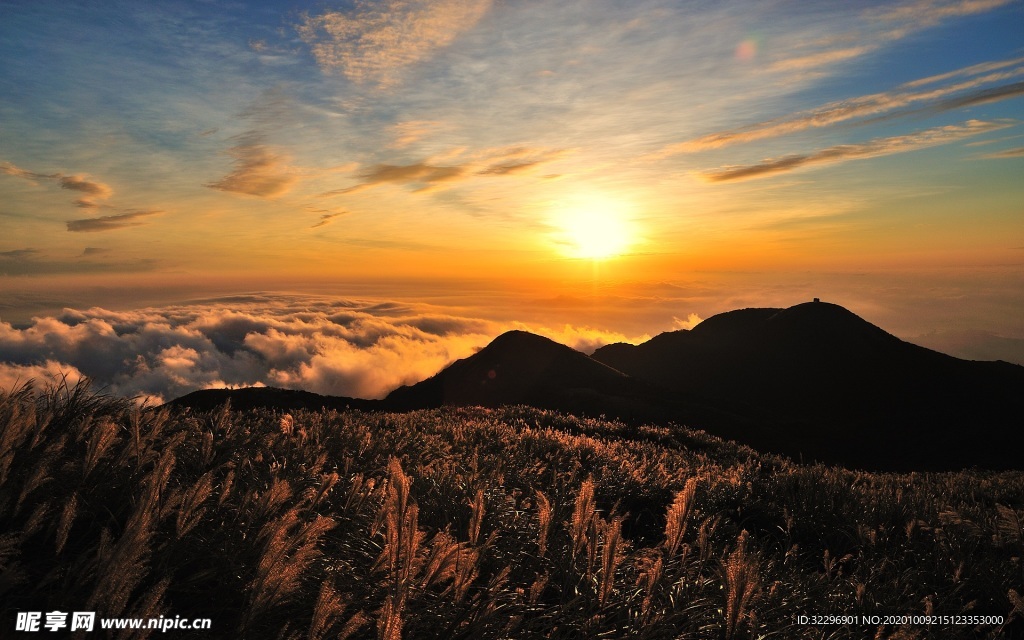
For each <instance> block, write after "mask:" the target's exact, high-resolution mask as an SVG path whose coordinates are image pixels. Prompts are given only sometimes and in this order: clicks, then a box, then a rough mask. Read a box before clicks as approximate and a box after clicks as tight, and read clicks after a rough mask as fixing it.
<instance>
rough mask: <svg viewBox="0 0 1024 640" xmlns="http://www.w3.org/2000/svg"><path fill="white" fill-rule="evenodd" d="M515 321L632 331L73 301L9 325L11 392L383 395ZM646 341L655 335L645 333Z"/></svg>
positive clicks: (424, 314)
mask: <svg viewBox="0 0 1024 640" xmlns="http://www.w3.org/2000/svg"><path fill="white" fill-rule="evenodd" d="M512 328H522V329H527V330H531V331H535V332H537V333H541V334H544V335H547V336H549V337H551V338H552V339H555V340H557V341H559V342H562V343H564V344H568V345H570V346H572V347H575V348H578V349H580V350H583V351H587V352H592V351H593V350H594V349H596V348H597V347H599V346H601V345H603V344H607V343H609V342H616V341H624V340H626V337H625V336H623V335H621V334H617V333H612V332H602V331H597V330H592V329H588V328H581V327H573V326H569V325H566V326H565V327H563V328H561V329H548V328H544V327H530V326H526V325H522V324H518V323H497V322H494V321H490V320H482V319H478V318H466V317H458V316H454V315H449V314H446V313H444V312H443V311H439V310H438V309H436V308H431V307H426V306H412V305H405V304H401V303H394V302H380V301H360V300H347V299H328V298H317V297H310V296H282V295H272V294H259V295H251V296H237V297H232V298H224V299H219V300H211V301H203V302H199V303H195V304H188V305H182V306H169V307H161V308H148V309H140V310H134V311H110V310H107V309H102V308H99V307H95V308H92V309H88V310H84V311H80V310H73V309H65V310H64V312H63V313H61V314H60V315H58V316H55V317H37V318H33V319H32V321H31V322H30V323H27V324H26V325H21V326H13V325H11V324H8V323H4V322H0V389H5V390H6V389H10V388H12V387H13V386H15V385H16V384H18V383H23V382H25V381H26V380H28V379H32V378H34V379H36V380H37V381H40V382H43V381H44V379H45V378H47V377H48V376H52V375H60V374H64V375H67V376H68V379H69V381H70V382H73V381H75V380H77V379H78V378H81V377H83V376H85V377H89V378H91V379H92V380H93V381H94V383H95V384H96V385H97V386H99V387H103V388H105V390H106V391H107V392H109V393H113V394H116V395H122V396H138V397H141V398H148V399H150V400H152V401H155V402H160V401H164V400H169V399H172V398H175V397H178V396H180V395H184V394H185V393H188V392H190V391H194V390H196V389H202V388H216V387H231V386H256V385H267V386H277V387H286V388H293V389H306V390H309V391H314V392H317V393H322V394H328V395H343V396H350V397H360V398H380V397H383V396H384V395H386V394H387V393H388V392H389V391H391V390H392V389H394V388H396V387H398V386H400V385H403V384H413V383H415V382H418V381H420V380H423V379H425V378H427V377H429V376H431V375H433V374H434V373H436V372H438V371H439V370H441V369H442V368H444V367H445V366H447V365H448V364H450V363H451V362H452V361H454V360H456V359H459V358H465V357H467V356H469V355H472V354H473V353H474V352H475V351H476V350H478V349H479V348H481V347H483V346H485V345H486V344H487V343H488V342H490V341H491V339H493V338H494V337H495V336H497V335H498V334H500V333H502V332H503V331H506V330H508V329H512ZM644 338H646V336H644Z"/></svg>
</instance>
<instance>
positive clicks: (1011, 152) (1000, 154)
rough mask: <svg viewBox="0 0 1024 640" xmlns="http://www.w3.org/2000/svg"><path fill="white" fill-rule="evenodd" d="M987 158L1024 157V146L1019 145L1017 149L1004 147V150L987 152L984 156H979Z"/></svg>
mask: <svg viewBox="0 0 1024 640" xmlns="http://www.w3.org/2000/svg"><path fill="white" fill-rule="evenodd" d="M979 157H980V158H984V159H987V160H998V159H1002V158H1024V147H1017V148H1015V149H1004V150H1003V151H994V152H992V153H986V154H985V155H983V156H979Z"/></svg>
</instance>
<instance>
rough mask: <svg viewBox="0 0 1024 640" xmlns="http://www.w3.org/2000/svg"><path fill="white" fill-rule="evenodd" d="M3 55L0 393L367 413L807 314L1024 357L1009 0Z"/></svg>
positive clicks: (614, 15)
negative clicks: (474, 370) (17, 386)
mask: <svg viewBox="0 0 1024 640" xmlns="http://www.w3.org/2000/svg"><path fill="white" fill-rule="evenodd" d="M0 59H2V60H3V61H4V62H3V64H2V65H0V231H2V233H0V386H2V384H3V382H4V381H5V380H7V381H10V380H14V379H17V378H18V377H21V378H24V377H25V376H26V375H36V374H39V373H40V372H41V371H44V370H47V369H49V370H53V369H55V368H59V369H62V370H65V371H73V372H77V373H82V374H85V375H90V376H93V377H95V378H97V379H98V380H100V381H102V382H104V383H106V384H109V385H111V388H112V389H114V390H115V391H118V392H125V393H143V394H149V395H152V396H153V397H158V398H166V397H168V396H169V395H173V394H175V393H180V392H183V391H184V390H191V389H192V388H198V387H201V386H216V385H220V384H255V383H263V384H278V385H289V386H296V387H303V388H312V389H313V390H317V391H320V392H334V393H347V394H360V395H365V396H372V395H378V396H379V395H381V394H382V393H384V392H386V390H387V389H388V388H391V387H394V386H396V385H397V384H400V383H403V382H411V381H415V380H416V379H419V378H422V377H424V376H426V375H429V374H431V373H433V372H434V371H436V370H437V369H438V368H440V367H441V366H443V365H444V364H446V363H447V362H449V361H450V360H451V359H452V358H455V357H464V356H465V355H467V354H468V353H471V352H472V349H473V348H476V347H479V346H481V345H482V344H486V342H487V340H488V339H490V338H492V337H494V335H496V334H497V333H498V332H500V331H502V330H504V329H507V328H511V327H520V328H528V329H531V330H535V331H539V332H542V333H546V334H547V335H550V336H552V337H554V338H556V339H561V340H562V341H563V342H566V343H568V344H572V345H573V346H577V347H580V348H584V349H586V348H588V347H589V348H593V347H594V346H596V345H598V344H601V343H603V342H607V341H610V340H633V341H636V340H641V339H644V338H645V337H647V336H653V335H655V334H657V333H659V332H662V331H667V330H671V329H677V328H684V327H689V326H692V325H693V323H695V322H697V321H699V319H700V318H706V317H708V316H709V315H712V314H714V313H718V312H721V311H726V310H729V309H734V308H738V307H746V306H791V305H793V304H797V303H799V302H803V301H806V300H809V299H810V298H811V297H815V296H819V297H821V298H823V299H826V300H829V301H831V302H836V303H838V304H841V305H843V306H845V307H847V308H849V309H851V310H852V311H854V312H855V313H857V314H858V315H861V316H862V317H864V318H865V319H867V320H869V321H871V322H873V323H875V324H878V325H879V326H881V327H883V328H884V329H886V330H888V331H890V332H892V333H895V334H896V335H899V336H900V337H903V338H906V339H910V338H915V337H920V336H927V335H929V334H933V335H932V337H933V338H934V339H935V340H940V341H941V338H942V336H954V335H955V336H957V339H959V340H961V341H963V340H965V339H966V338H965V337H964V336H975V338H976V341H977V342H979V343H980V342H986V341H987V343H990V344H997V345H1003V347H1002V348H1003V349H1004V351H1002V352H999V353H998V354H997V355H996V356H992V357H1003V358H1004V359H1014V358H1017V357H1021V358H1024V356H1017V355H1016V354H1018V353H1022V354H1024V349H1021V345H1022V344H1024V180H1022V177H1024V122H1022V117H1024V98H1022V96H1024V2H1020V1H1008V0H912V1H910V2H884V3H869V2H824V3H811V2H802V1H801V2H772V1H766V2H757V3H752V2H746V1H742V2H731V1H722V2H680V1H668V0H657V1H646V0H637V1H633V2H620V1H613V0H606V1H604V0H586V1H584V0H560V1H558V2H555V1H549V2H541V1H539V0H503V1H501V0H494V1H490V0H434V1H430V0H382V1H370V0H350V1H345V2H319V1H318V2H305V1H300V0H291V1H282V2H201V1H195V2H183V1H178V0H165V1H162V2H102V3H96V2H65V1H61V2H56V1H45V0H26V1H18V0H15V1H7V2H4V3H3V4H2V5H0ZM339 313H343V315H344V319H342V320H338V319H337V317H338V314H339ZM345 314H347V315H345ZM228 325H230V328H225V327H228ZM211 327H216V329H214V328H211ZM968 332H971V333H968ZM146 336H150V337H151V338H152V339H151V340H150V339H144V338H145V337H146ZM936 336H937V337H936ZM936 344H938V343H936ZM395 345H399V346H395ZM104 349H108V350H109V349H114V350H116V352H117V354H118V355H117V360H116V361H111V359H110V358H109V357H106V356H103V355H102V354H103V350H104ZM101 360H106V362H104V363H103V364H101V363H100V361H101ZM318 367H319V368H318ZM385 370H386V371H387V372H385ZM197 372H198V373H197ZM200 374H201V375H200ZM147 376H149V377H147ZM368 376H369V377H368ZM370 378H373V379H372V380H370ZM147 380H148V382H147Z"/></svg>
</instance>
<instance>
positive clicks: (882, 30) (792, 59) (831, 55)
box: [769, 0, 1014, 73]
mask: <svg viewBox="0 0 1024 640" xmlns="http://www.w3.org/2000/svg"><path fill="white" fill-rule="evenodd" d="M1013 1H1014V0H953V1H949V0H915V1H913V2H907V3H903V4H900V5H896V6H886V7H881V8H878V9H869V10H867V11H864V12H863V13H862V14H861V21H862V22H863V23H866V24H863V26H862V27H861V28H859V29H854V30H852V31H850V32H847V33H843V34H839V35H838V36H831V37H827V38H823V39H819V40H817V41H812V42H811V43H808V44H807V45H806V46H804V47H799V46H798V47H795V48H794V50H793V51H792V52H791V53H790V55H789V56H787V57H784V58H781V59H778V60H776V61H775V62H774V63H772V64H771V65H770V66H769V70H770V71H772V72H783V73H785V72H800V73H803V72H807V71H809V70H813V69H819V68H822V67H827V66H830V65H834V64H837V63H842V62H846V61H848V60H853V59H856V58H859V57H862V56H865V55H868V54H871V53H874V52H876V51H878V50H880V49H881V48H882V47H883V46H885V45H887V44H889V43H892V42H895V41H897V40H901V39H903V38H905V37H907V36H908V35H910V34H911V33H914V32H916V31H920V30H922V29H927V28H930V27H934V26H936V25H938V24H940V23H942V22H944V21H946V20H949V19H951V18H961V17H964V16H970V15H975V14H979V13H985V12H988V11H992V10H994V9H998V8H999V7H1002V6H1005V5H1007V4H1010V3H1011V2H1013ZM850 42H857V43H858V44H857V45H855V46H850V45H849V43H850ZM836 44H839V45H840V46H839V48H833V47H834V46H835V45H836Z"/></svg>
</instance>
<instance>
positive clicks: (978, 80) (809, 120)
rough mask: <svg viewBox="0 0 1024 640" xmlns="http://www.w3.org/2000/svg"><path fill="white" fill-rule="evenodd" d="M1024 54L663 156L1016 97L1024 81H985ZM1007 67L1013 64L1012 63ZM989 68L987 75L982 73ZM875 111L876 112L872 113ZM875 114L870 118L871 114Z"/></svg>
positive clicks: (1002, 75)
mask: <svg viewBox="0 0 1024 640" xmlns="http://www.w3.org/2000/svg"><path fill="white" fill-rule="evenodd" d="M1022 63H1024V58H1015V59H1012V60H1004V61H1000V62H994V63H986V64H981V65H974V66H971V67H965V68H963V69H958V70H956V71H952V72H949V73H946V74H942V75H938V76H931V77H929V78H922V79H920V80H916V81H912V82H909V83H906V84H903V85H900V87H897V88H896V89H895V90H893V91H889V92H884V93H876V94H871V95H865V96H859V97H856V98H851V99H848V100H842V101H838V102H831V103H828V104H825V105H822V106H820V107H817V108H815V109H811V110H809V111H804V112H801V113H798V114H795V115H794V116H791V117H788V118H781V119H776V120H769V121H765V122H760V123H757V124H752V125H748V126H745V127H741V128H738V129H731V130H725V131H718V132H715V133H709V134H707V135H703V136H700V137H698V138H694V139H692V140H688V141H685V142H681V143H677V144H673V145H670V146H667V147H665V148H664V149H663V150H662V152H661V153H659V154H658V156H659V157H668V156H672V155H676V154H679V153H694V152H699V151H705V150H709V149H718V148H721V147H725V146H729V145H734V144H742V143H748V142H754V141H757V140H764V139H768V138H775V137H779V136H783V135H787V134H792V133H798V132H801V131H805V130H807V129H817V128H823V127H829V126H833V125H837V124H841V123H844V122H847V121H851V120H858V119H862V120H861V122H860V124H867V123H870V122H878V121H880V120H885V119H891V118H895V117H902V116H905V115H910V114H911V113H919V112H920V111H929V112H933V113H937V112H943V111H951V110H955V109H961V108H964V107H969V106H972V105H976V104H984V103H987V102H994V101H997V100H1004V99H1007V98H1013V97H1016V96H1019V95H1022V94H1024V82H1015V83H1010V84H1003V85H999V86H995V87H983V85H989V84H992V83H993V82H999V81H1004V80H1007V79H1012V78H1015V77H1020V76H1021V75H1024V66H1021V65H1022ZM1007 67H1013V68H1010V69H1007ZM979 73H983V74H984V75H978V74H979ZM965 75H966V76H972V75H973V76H976V77H973V78H971V79H969V80H965V81H962V82H958V83H956V84H950V85H946V86H942V87H938V88H932V89H928V90H923V91H922V90H918V89H919V88H920V87H922V86H926V85H928V84H934V83H936V82H940V81H943V80H949V79H952V78H956V77H960V76H965ZM913 105H922V106H920V107H919V108H917V109H914V110H913V111H907V110H903V111H899V110H900V109H904V108H906V107H910V106H913ZM872 116H873V117H872ZM868 118H870V119H868Z"/></svg>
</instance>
